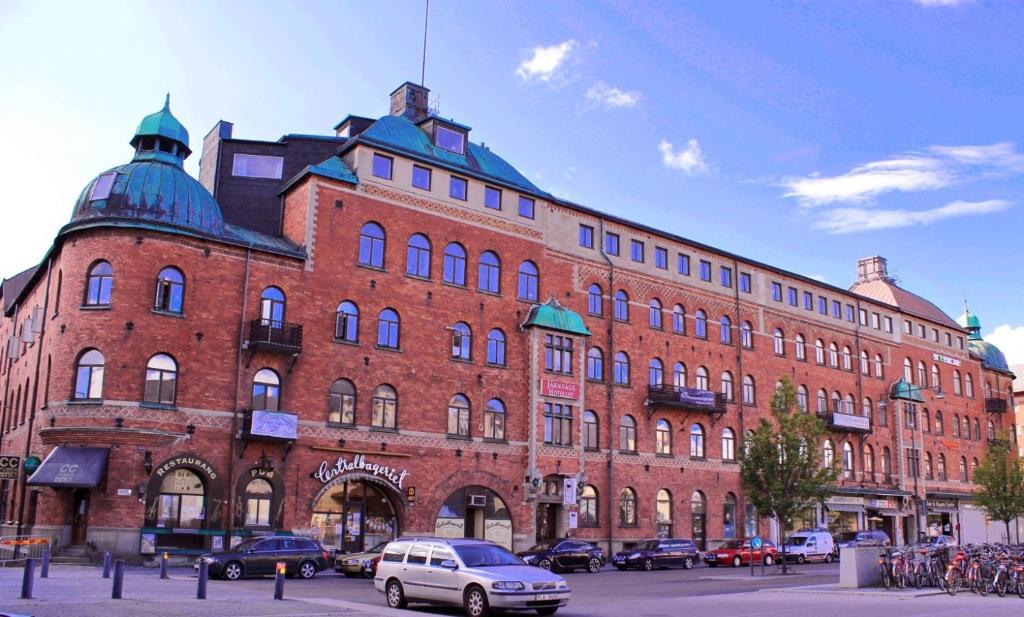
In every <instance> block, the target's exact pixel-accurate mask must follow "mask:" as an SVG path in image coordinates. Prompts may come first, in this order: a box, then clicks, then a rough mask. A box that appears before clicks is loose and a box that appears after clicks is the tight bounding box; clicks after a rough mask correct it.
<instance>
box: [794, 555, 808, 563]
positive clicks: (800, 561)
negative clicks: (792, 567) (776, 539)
mask: <svg viewBox="0 0 1024 617" xmlns="http://www.w3.org/2000/svg"><path fill="white" fill-rule="evenodd" d="M805 561H807V558H806V557H804V556H803V555H797V556H796V562H797V563H804V562H805Z"/></svg>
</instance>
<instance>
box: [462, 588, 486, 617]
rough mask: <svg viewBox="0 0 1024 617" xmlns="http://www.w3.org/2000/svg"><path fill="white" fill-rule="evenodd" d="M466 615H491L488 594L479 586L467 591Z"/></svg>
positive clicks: (470, 616)
mask: <svg viewBox="0 0 1024 617" xmlns="http://www.w3.org/2000/svg"><path fill="white" fill-rule="evenodd" d="M464 604H465V606H466V615H469V617H487V616H488V615H490V614H491V608H490V605H489V604H488V603H487V594H486V593H485V592H484V590H483V589H481V588H480V587H479V586H477V585H473V586H472V587H470V588H469V589H467V590H466V599H465V602H464Z"/></svg>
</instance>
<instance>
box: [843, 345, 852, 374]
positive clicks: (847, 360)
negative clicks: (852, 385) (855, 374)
mask: <svg viewBox="0 0 1024 617" xmlns="http://www.w3.org/2000/svg"><path fill="white" fill-rule="evenodd" d="M843 370H844V371H852V370H853V356H852V354H851V352H850V348H849V347H843Z"/></svg>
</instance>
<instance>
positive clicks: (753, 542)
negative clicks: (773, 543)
mask: <svg viewBox="0 0 1024 617" xmlns="http://www.w3.org/2000/svg"><path fill="white" fill-rule="evenodd" d="M762 544H764V542H763V541H762V540H761V536H754V537H753V538H751V539H750V546H752V547H753V548H754V550H755V551H756V550H758V549H760V548H761V545H762Z"/></svg>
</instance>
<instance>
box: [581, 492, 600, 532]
mask: <svg viewBox="0 0 1024 617" xmlns="http://www.w3.org/2000/svg"><path fill="white" fill-rule="evenodd" d="M597 512H598V509H597V489H596V488H594V486H593V485H591V484H584V485H583V491H582V492H581V493H580V527H597V526H598V517H597Z"/></svg>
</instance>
